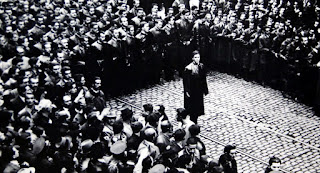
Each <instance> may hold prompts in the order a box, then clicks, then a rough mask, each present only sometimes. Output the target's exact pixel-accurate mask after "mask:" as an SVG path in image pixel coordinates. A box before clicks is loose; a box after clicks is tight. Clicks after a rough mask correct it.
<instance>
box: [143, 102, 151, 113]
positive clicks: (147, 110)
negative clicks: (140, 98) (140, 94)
mask: <svg viewBox="0 0 320 173" xmlns="http://www.w3.org/2000/svg"><path fill="white" fill-rule="evenodd" d="M143 109H144V111H146V112H153V106H152V104H150V103H148V104H144V105H143Z"/></svg>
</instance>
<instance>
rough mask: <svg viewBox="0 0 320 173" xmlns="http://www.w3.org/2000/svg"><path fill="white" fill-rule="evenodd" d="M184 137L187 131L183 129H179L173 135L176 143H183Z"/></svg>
mask: <svg viewBox="0 0 320 173" xmlns="http://www.w3.org/2000/svg"><path fill="white" fill-rule="evenodd" d="M184 136H186V131H185V130H183V129H178V130H176V131H175V132H174V133H173V137H174V139H175V141H177V142H178V141H182V140H183V139H184Z"/></svg>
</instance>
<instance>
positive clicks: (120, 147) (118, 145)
mask: <svg viewBox="0 0 320 173" xmlns="http://www.w3.org/2000/svg"><path fill="white" fill-rule="evenodd" d="M126 149H127V144H126V143H125V142H124V141H117V142H115V143H114V144H113V145H111V147H110V152H111V153H112V154H121V153H123V152H124V151H125V150H126Z"/></svg>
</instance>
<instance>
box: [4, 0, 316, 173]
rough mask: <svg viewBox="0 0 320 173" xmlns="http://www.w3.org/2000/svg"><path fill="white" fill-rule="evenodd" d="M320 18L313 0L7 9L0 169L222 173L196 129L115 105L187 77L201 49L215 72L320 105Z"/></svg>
mask: <svg viewBox="0 0 320 173" xmlns="http://www.w3.org/2000/svg"><path fill="white" fill-rule="evenodd" d="M319 9H320V6H319V2H318V1H313V0H306V1H299V0H295V1H288V0H268V1H267V0H252V1H246V0H238V1H235V0H232V1H231V0H230V1H227V0H201V1H190V2H189V1H186V0H168V1H161V0H152V2H151V1H147V0H128V1H127V0H118V1H115V0H108V1H99V0H88V1H84V0H78V1H70V0H64V1H62V0H40V1H28V0H22V1H17V0H7V1H1V2H0V14H1V17H0V75H1V79H0V83H1V85H0V93H1V94H0V96H1V98H0V105H1V116H0V118H1V121H0V123H1V126H0V128H1V129H0V130H1V131H0V136H1V159H2V160H3V161H1V170H7V171H10V169H11V168H12V169H14V170H16V169H26V168H27V167H33V168H35V169H36V170H37V171H38V170H39V172H42V171H49V172H50V171H54V172H61V171H67V172H69V171H71V172H72V171H76V172H85V171H86V170H90V171H91V170H94V171H99V170H100V171H101V170H103V171H105V170H108V171H110V172H113V171H117V170H122V169H123V170H131V169H132V170H133V171H136V172H146V171H147V170H149V168H151V167H152V166H154V165H157V164H160V165H158V168H159V166H160V167H162V166H163V165H164V167H165V168H166V170H172V171H174V170H178V169H177V168H184V169H188V170H189V171H191V172H192V170H194V169H198V168H199V169H198V170H203V171H209V172H210V171H211V172H214V171H212V170H218V171H219V169H218V168H217V167H219V166H218V165H219V164H217V163H214V162H211V161H210V159H209V161H208V159H207V157H206V154H205V149H204V148H205V146H204V145H203V144H202V143H201V140H200V139H199V138H198V137H197V134H198V133H199V132H198V131H199V127H198V126H197V125H193V126H191V127H192V128H191V127H190V128H191V129H189V128H185V129H184V130H180V131H179V130H178V131H175V132H172V129H171V125H170V122H169V121H168V119H167V118H166V116H164V117H165V118H163V119H162V118H161V117H162V116H161V114H164V110H163V107H162V108H161V109H162V110H160V111H158V112H156V113H155V112H154V111H150V110H149V113H147V114H145V115H140V116H138V117H135V118H136V119H137V121H134V117H132V116H133V115H132V112H130V111H129V110H123V111H122V112H121V114H119V113H116V112H114V110H109V108H108V107H107V106H106V97H109V96H110V95H113V94H120V93H124V92H130V91H132V90H134V89H137V88H141V87H145V86H148V85H153V84H157V83H160V82H162V81H164V80H173V79H177V78H179V76H181V75H182V73H183V71H184V68H185V66H186V65H187V64H189V63H190V62H191V61H192V56H191V52H192V51H194V50H199V52H200V54H201V61H202V63H204V64H205V65H206V66H207V67H210V68H213V69H218V70H221V71H224V72H228V73H232V74H234V75H239V76H241V77H243V78H246V79H249V80H256V81H258V82H260V83H261V84H268V85H274V86H275V87H278V88H280V89H282V90H284V91H286V92H287V93H289V94H290V95H293V96H294V97H296V96H297V97H300V98H302V99H306V100H309V101H310V100H313V99H315V100H318V101H319V105H320V99H319V98H320V82H319V81H320V80H318V67H319V66H320V64H319V60H320V59H319V49H320V44H319V43H320V42H319V33H320V29H319V15H320V11H319ZM317 81H318V83H317ZM314 95H317V97H316V98H314ZM147 107H148V106H147ZM149 107H150V106H149ZM146 109H148V108H146ZM118 112H119V110H118ZM182 112H183V111H182ZM178 114H179V113H178ZM115 117H117V118H115ZM115 119H116V120H115ZM141 119H142V120H143V119H144V121H140V120H141ZM138 120H139V121H138ZM181 121H182V120H181ZM182 124H183V123H182ZM128 129H129V130H128ZM191 133H193V135H192V134H191ZM139 134H141V135H139ZM188 134H189V135H191V136H192V137H191V138H189V137H190V136H188ZM187 136H188V137H187ZM155 139H157V140H160V142H159V141H158V142H157V140H155ZM131 140H132V141H131ZM136 140H140V143H139V142H136ZM154 140H155V141H156V142H154ZM168 140H169V143H170V145H166V146H171V145H172V147H173V148H175V149H176V150H173V149H170V147H169V149H168V148H167V147H164V145H163V143H166V142H168ZM121 141H122V142H121ZM133 141H134V142H133ZM141 141H143V142H141ZM198 143H199V145H196V146H197V147H196V149H195V148H194V147H195V146H194V144H198ZM137 144H140V145H137ZM166 144H168V143H166ZM201 147H202V148H201ZM229 147H230V146H229ZM227 148H228V147H227ZM177 150H179V151H177ZM226 151H228V150H226ZM229 151H230V150H229ZM172 153H173V154H172ZM179 153H180V154H179ZM165 158H170V159H165ZM226 158H228V159H230V158H232V157H229V156H228V157H226ZM222 162H223V161H220V163H222ZM229 162H231V161H228V162H227V163H228V164H226V165H233V164H230V163H229ZM110 165H111V166H110ZM112 165H113V167H112ZM173 165H174V166H173ZM203 165H205V166H203ZM162 168H163V167H162ZM168 168H169V169H168Z"/></svg>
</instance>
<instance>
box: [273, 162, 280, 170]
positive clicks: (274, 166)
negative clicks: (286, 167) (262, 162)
mask: <svg viewBox="0 0 320 173" xmlns="http://www.w3.org/2000/svg"><path fill="white" fill-rule="evenodd" d="M280 166H281V164H280V163H272V164H271V166H270V168H271V170H272V171H280Z"/></svg>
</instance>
